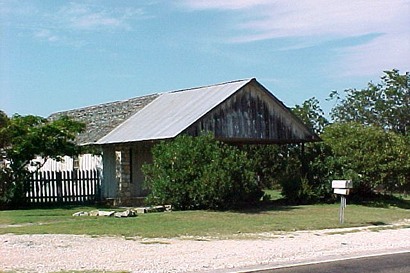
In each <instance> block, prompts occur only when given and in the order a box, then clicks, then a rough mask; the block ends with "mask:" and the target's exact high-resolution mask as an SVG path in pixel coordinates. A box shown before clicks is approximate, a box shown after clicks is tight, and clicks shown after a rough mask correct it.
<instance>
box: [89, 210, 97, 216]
mask: <svg viewBox="0 0 410 273" xmlns="http://www.w3.org/2000/svg"><path fill="white" fill-rule="evenodd" d="M99 213H100V212H99V211H98V210H92V211H90V212H89V214H90V216H98V215H99Z"/></svg>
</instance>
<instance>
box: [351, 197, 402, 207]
mask: <svg viewBox="0 0 410 273" xmlns="http://www.w3.org/2000/svg"><path fill="white" fill-rule="evenodd" d="M352 202H353V203H355V204H358V205H363V206H367V207H375V208H390V207H397V208H401V209H408V210H410V200H406V199H404V198H402V197H399V196H394V195H385V194H378V195H375V196H372V197H369V198H366V199H357V200H352Z"/></svg>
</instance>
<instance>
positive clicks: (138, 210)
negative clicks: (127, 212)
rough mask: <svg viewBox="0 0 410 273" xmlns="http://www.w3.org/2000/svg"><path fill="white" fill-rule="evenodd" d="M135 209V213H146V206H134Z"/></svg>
mask: <svg viewBox="0 0 410 273" xmlns="http://www.w3.org/2000/svg"><path fill="white" fill-rule="evenodd" d="M135 210H136V211H137V213H141V214H143V213H147V208H136V209H135Z"/></svg>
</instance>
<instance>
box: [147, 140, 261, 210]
mask: <svg viewBox="0 0 410 273" xmlns="http://www.w3.org/2000/svg"><path fill="white" fill-rule="evenodd" d="M152 152H153V163H152V164H146V165H144V166H143V172H144V174H145V176H146V178H145V181H146V186H147V188H148V189H149V190H150V192H151V193H150V194H149V196H148V199H147V200H148V202H149V203H163V204H172V205H173V206H174V207H175V208H176V209H181V210H188V209H232V208H238V207H240V206H242V205H244V204H249V203H254V202H257V201H258V200H259V199H260V198H261V196H262V194H263V192H262V190H261V188H260V186H259V184H258V182H257V180H256V177H255V173H254V172H253V171H252V162H251V160H250V159H249V158H248V157H247V154H246V153H245V152H243V151H240V150H239V149H238V148H236V147H234V146H230V145H227V144H223V143H221V142H218V141H216V140H215V139H214V138H213V137H212V136H210V135H203V136H199V137H190V136H179V137H177V138H176V139H175V140H173V141H170V142H166V141H164V142H162V143H160V144H158V145H156V146H155V147H154V148H153V151H152Z"/></svg>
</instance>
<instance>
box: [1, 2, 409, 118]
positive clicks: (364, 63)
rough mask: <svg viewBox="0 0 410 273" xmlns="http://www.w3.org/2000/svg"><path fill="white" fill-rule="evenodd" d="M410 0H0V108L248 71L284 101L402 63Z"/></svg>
mask: <svg viewBox="0 0 410 273" xmlns="http://www.w3.org/2000/svg"><path fill="white" fill-rule="evenodd" d="M409 14H410V0H355V1H351V0H297V1H290V0H253V1H248V0H174V1H165V0H163V1H159V0H121V1H114V0H112V1H108V0H98V1H97V0H82V1H62V0H29V1H28V0H27V1H25V0H16V1H14V0H0V110H2V111H4V112H6V114H8V115H9V116H11V115H13V114H16V113H18V114H20V115H28V114H32V115H40V116H44V117H47V116H48V115H50V114H51V113H54V112H59V111H63V110H69V109H75V108H81V107H86V106H90V105H95V104H100V103H106V102H112V101H117V100H125V99H129V98H133V97H138V96H141V95H146V94H151V93H157V92H167V91H172V90H179V89H185V88H191V87H197V86H204V85H210V84H216V83H221V82H227V81H233V80H239V79H248V78H256V79H257V80H258V81H259V82H260V83H261V84H262V85H263V86H265V87H266V88H267V89H268V90H270V91H271V92H272V93H273V94H274V95H275V96H276V97H277V98H278V99H280V100H281V101H283V102H284V104H285V105H287V106H289V107H292V106H294V105H296V104H302V103H303V102H304V101H305V100H307V99H309V98H312V97H315V98H317V99H318V100H319V101H320V103H321V106H322V108H323V109H324V110H325V112H328V111H329V110H330V109H331V107H333V106H334V103H335V102H329V101H327V100H326V98H328V96H329V94H330V92H331V91H333V90H337V91H339V92H343V90H345V89H348V88H357V89H361V88H365V87H366V86H367V83H368V82H375V83H376V82H380V77H381V76H382V75H383V71H385V70H392V69H399V70H400V73H401V74H404V73H405V72H406V71H410V15H409Z"/></svg>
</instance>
